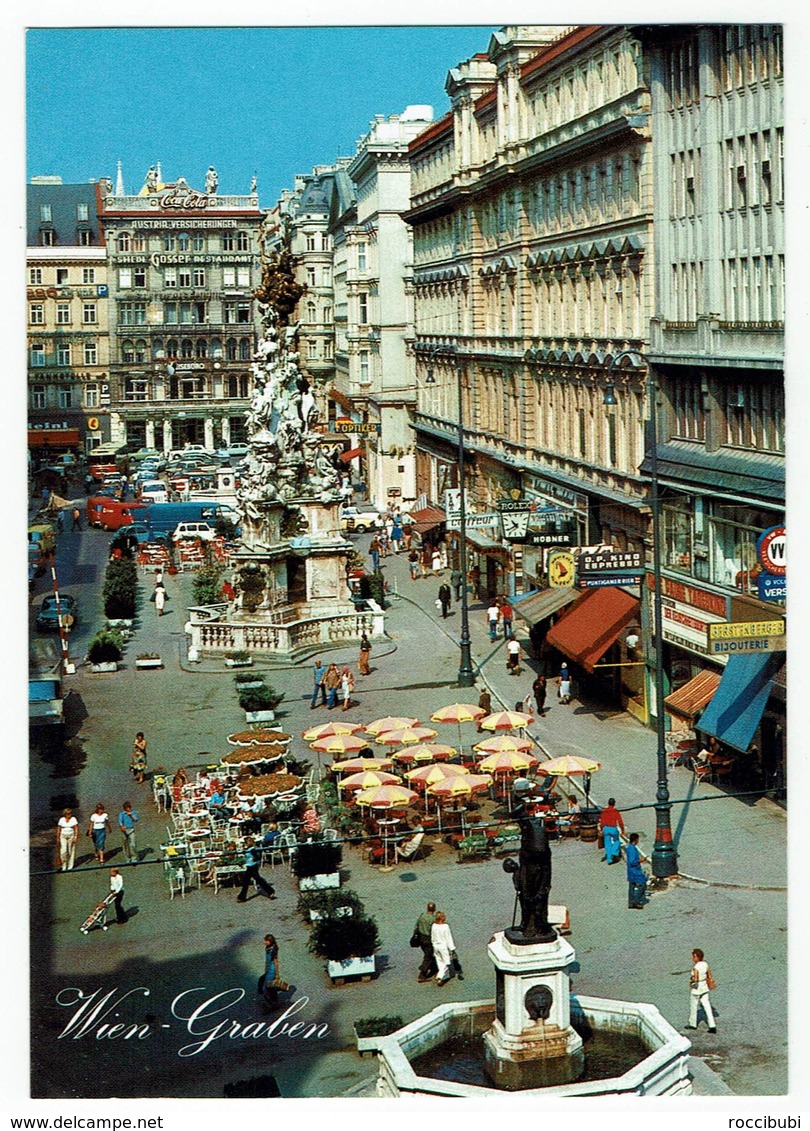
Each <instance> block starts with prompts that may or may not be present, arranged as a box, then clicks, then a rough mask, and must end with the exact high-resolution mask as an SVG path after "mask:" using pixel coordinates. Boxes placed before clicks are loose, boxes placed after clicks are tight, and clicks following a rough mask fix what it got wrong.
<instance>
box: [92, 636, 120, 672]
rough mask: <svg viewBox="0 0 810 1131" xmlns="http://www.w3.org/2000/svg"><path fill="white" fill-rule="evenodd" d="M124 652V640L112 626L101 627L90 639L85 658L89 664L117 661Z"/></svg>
mask: <svg viewBox="0 0 810 1131" xmlns="http://www.w3.org/2000/svg"><path fill="white" fill-rule="evenodd" d="M123 654H124V641H123V638H122V637H121V633H120V632H116V631H115V629H114V628H102V629H101V630H100V631H99V632H97V633H96V635H95V636H94V637H93V639H92V640H91V641H90V644H89V647H88V649H87V659H88V660H89V661H90V663H91V664H111V663H117V662H118V661H119V660H120V659H121V657H122V656H123Z"/></svg>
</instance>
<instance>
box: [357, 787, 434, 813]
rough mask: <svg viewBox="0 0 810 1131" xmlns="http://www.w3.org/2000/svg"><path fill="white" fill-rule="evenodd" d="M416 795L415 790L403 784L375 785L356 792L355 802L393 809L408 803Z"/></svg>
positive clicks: (414, 798) (377, 807)
mask: <svg viewBox="0 0 810 1131" xmlns="http://www.w3.org/2000/svg"><path fill="white" fill-rule="evenodd" d="M418 796H419V795H418V794H417V792H416V790H413V789H408V788H407V787H406V786H404V785H375V786H372V788H371V789H363V790H361V791H360V793H358V795H357V804H358V805H367V806H368V807H369V808H370V809H395V808H399V807H400V806H402V805H410V804H411V803H412V802H413V801H416V799H417V797H418Z"/></svg>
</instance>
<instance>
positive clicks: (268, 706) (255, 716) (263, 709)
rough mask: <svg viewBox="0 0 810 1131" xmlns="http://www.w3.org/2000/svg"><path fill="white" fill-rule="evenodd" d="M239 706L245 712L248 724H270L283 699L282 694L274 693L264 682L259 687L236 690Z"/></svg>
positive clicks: (274, 690)
mask: <svg viewBox="0 0 810 1131" xmlns="http://www.w3.org/2000/svg"><path fill="white" fill-rule="evenodd" d="M237 690H238V694H239V706H240V707H241V708H242V710H243V711H244V712H245V720H246V722H249V723H271V722H273V720H274V719H275V717H276V707H277V706H278V705H279V703H280V702H281V701H282V699H283V698H284V696H283V694H281V693H280V692H278V691H276V689H275V688H274V687H271V686H270V685H269V684H268V683H266V682H265V680H262V681H261V686H259V687H251V688H249V689H243V688H238V689H237Z"/></svg>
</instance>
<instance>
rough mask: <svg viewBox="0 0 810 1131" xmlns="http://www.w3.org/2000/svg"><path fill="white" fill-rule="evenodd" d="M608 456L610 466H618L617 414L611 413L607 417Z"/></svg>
mask: <svg viewBox="0 0 810 1131" xmlns="http://www.w3.org/2000/svg"><path fill="white" fill-rule="evenodd" d="M607 458H608V466H609V467H615V466H616V415H615V413H612V412H611V413H610V414H609V415H608V418H607Z"/></svg>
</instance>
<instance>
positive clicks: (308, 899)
mask: <svg viewBox="0 0 810 1131" xmlns="http://www.w3.org/2000/svg"><path fill="white" fill-rule="evenodd" d="M340 907H350V908H351V909H352V914H353V915H355V916H357V917H358V918H360V919H362V918H364V915H363V912H364V910H365V908H364V907H363V901H362V900H361V898H360V896H359V895H358V894H357V892H356V891H352V890H351V889H350V888H339V889H338V890H337V891H336V890H335V889H334V888H327V889H326V890H324V891H303V892H301V895H300V896H299V897H298V912H299V914H301V915H303V916H304V918H305V919H306V920H307V921H309V913H310V911H317V912H318V914H319V915H322V916H324V918H326V919H334V918H335V912H336V911H337V910H338V908H340Z"/></svg>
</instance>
